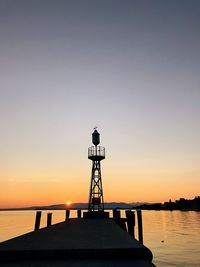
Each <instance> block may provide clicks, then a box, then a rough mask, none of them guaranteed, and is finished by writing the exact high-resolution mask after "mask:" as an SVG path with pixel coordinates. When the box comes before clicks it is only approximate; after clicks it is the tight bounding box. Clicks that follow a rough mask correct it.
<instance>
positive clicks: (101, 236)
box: [0, 219, 154, 267]
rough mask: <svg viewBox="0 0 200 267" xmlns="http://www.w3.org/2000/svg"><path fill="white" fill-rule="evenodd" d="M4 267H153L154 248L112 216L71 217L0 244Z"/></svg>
mask: <svg viewBox="0 0 200 267" xmlns="http://www.w3.org/2000/svg"><path fill="white" fill-rule="evenodd" d="M0 261H1V262H0V264H1V266H72V267H78V266H83V267H86V266H87V267H89V266H94V267H103V266H108V267H110V266H115V267H118V266H119V267H122V266H125V267H126V266H127V267H129V266H135V267H152V266H154V265H153V264H152V253H151V251H150V250H149V249H148V248H147V247H145V246H143V245H141V244H140V243H139V242H138V241H137V240H135V239H134V238H133V237H131V236H130V235H129V234H128V233H127V232H125V231H124V230H122V229H121V228H120V227H119V226H118V225H117V224H116V223H115V222H114V221H113V220H111V219H69V220H68V221H66V222H62V223H58V224H55V225H52V226H50V227H47V228H43V229H40V230H38V231H35V232H31V233H28V234H25V235H22V236H19V237H17V238H13V239H10V240H8V241H5V242H2V243H0Z"/></svg>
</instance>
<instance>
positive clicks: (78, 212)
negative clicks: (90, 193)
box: [77, 210, 81, 219]
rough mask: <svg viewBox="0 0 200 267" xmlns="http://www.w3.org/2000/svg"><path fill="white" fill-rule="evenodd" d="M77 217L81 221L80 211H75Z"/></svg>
mask: <svg viewBox="0 0 200 267" xmlns="http://www.w3.org/2000/svg"><path fill="white" fill-rule="evenodd" d="M77 217H78V219H81V210H77Z"/></svg>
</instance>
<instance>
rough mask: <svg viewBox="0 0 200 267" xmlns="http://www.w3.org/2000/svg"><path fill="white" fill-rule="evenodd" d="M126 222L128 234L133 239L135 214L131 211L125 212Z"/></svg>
mask: <svg viewBox="0 0 200 267" xmlns="http://www.w3.org/2000/svg"><path fill="white" fill-rule="evenodd" d="M126 222H127V228H128V233H129V235H131V236H132V237H135V212H134V211H131V210H126Z"/></svg>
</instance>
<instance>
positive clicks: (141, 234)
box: [137, 210, 143, 244]
mask: <svg viewBox="0 0 200 267" xmlns="http://www.w3.org/2000/svg"><path fill="white" fill-rule="evenodd" d="M137 221H138V239H139V242H140V243H141V244H143V230H142V211H141V210H137Z"/></svg>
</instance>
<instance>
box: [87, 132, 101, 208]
mask: <svg viewBox="0 0 200 267" xmlns="http://www.w3.org/2000/svg"><path fill="white" fill-rule="evenodd" d="M92 143H93V145H94V146H91V147H89V148H88V159H90V160H92V162H93V163H92V175H91V184H90V193H89V203H88V211H89V212H91V211H104V200H103V187H102V179H101V160H103V159H105V148H104V147H102V146H99V143H100V134H99V133H98V131H97V127H95V128H94V132H93V133H92Z"/></svg>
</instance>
